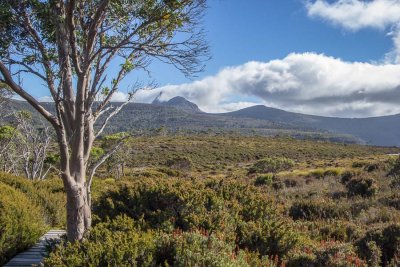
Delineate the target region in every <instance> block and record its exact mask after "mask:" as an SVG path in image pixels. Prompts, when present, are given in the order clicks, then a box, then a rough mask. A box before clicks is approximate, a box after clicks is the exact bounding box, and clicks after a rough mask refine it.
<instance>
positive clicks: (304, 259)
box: [286, 241, 366, 267]
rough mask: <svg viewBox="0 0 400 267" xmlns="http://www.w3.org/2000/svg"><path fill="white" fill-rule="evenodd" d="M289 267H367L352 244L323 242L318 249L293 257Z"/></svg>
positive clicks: (308, 250) (290, 259)
mask: <svg viewBox="0 0 400 267" xmlns="http://www.w3.org/2000/svg"><path fill="white" fill-rule="evenodd" d="M286 266H287V267H325V266H328V267H350V266H351V267H353V266H363V267H364V266H366V264H365V261H364V260H362V259H360V257H359V256H358V255H357V254H356V252H355V251H354V248H353V246H352V245H351V244H348V243H340V242H333V241H328V242H325V241H324V242H322V243H320V244H318V246H317V247H316V248H311V249H307V250H306V252H300V253H296V254H294V255H291V256H290V258H289V260H288V262H287V263H286Z"/></svg>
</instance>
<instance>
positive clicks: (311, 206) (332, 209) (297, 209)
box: [289, 199, 349, 221]
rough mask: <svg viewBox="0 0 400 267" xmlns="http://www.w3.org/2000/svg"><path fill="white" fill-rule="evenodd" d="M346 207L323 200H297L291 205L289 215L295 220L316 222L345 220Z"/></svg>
mask: <svg viewBox="0 0 400 267" xmlns="http://www.w3.org/2000/svg"><path fill="white" fill-rule="evenodd" d="M348 213H349V212H348V211H347V209H346V206H343V205H341V206H339V205H337V204H336V203H334V202H333V201H328V200H324V199H310V200H299V201H296V202H294V203H293V204H292V206H291V207H290V210H289V215H290V217H292V218H293V219H295V220H299V219H302V220H310V221H313V220H318V219H338V218H347V217H348Z"/></svg>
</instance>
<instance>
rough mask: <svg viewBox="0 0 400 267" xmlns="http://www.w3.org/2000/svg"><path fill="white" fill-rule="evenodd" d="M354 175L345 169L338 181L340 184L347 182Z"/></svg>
mask: <svg viewBox="0 0 400 267" xmlns="http://www.w3.org/2000/svg"><path fill="white" fill-rule="evenodd" d="M354 175H355V174H354V172H352V171H345V172H343V173H342V176H341V177H340V182H341V183H342V184H347V183H348V182H349V181H350V180H351V178H353V177H354Z"/></svg>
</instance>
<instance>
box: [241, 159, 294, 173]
mask: <svg viewBox="0 0 400 267" xmlns="http://www.w3.org/2000/svg"><path fill="white" fill-rule="evenodd" d="M293 166H294V161H293V160H291V159H288V158H285V157H275V158H264V159H261V160H259V161H257V162H256V163H254V164H253V166H252V167H251V168H250V169H249V173H270V172H271V173H276V172H280V171H286V170H290V169H291V168H292V167H293Z"/></svg>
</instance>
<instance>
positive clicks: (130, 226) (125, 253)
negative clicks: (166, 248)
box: [44, 217, 156, 267]
mask: <svg viewBox="0 0 400 267" xmlns="http://www.w3.org/2000/svg"><path fill="white" fill-rule="evenodd" d="M155 251H156V244H155V234H154V233H153V232H142V231H138V228H137V226H136V225H135V222H134V221H133V220H132V219H130V218H127V217H119V218H117V219H116V220H115V221H112V222H107V223H100V224H98V225H97V226H96V227H94V228H93V229H92V230H91V231H90V233H88V234H87V236H86V238H85V239H84V240H83V241H82V242H75V243H73V244H71V243H68V242H65V241H64V242H62V243H61V244H59V245H58V246H57V247H56V249H55V250H54V251H53V252H52V253H51V254H50V255H49V257H48V258H47V259H45V261H44V265H45V266H59V267H61V266H65V267H67V266H68V267H74V266H76V267H78V266H151V264H152V263H153V262H154V259H153V255H154V253H155Z"/></svg>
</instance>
